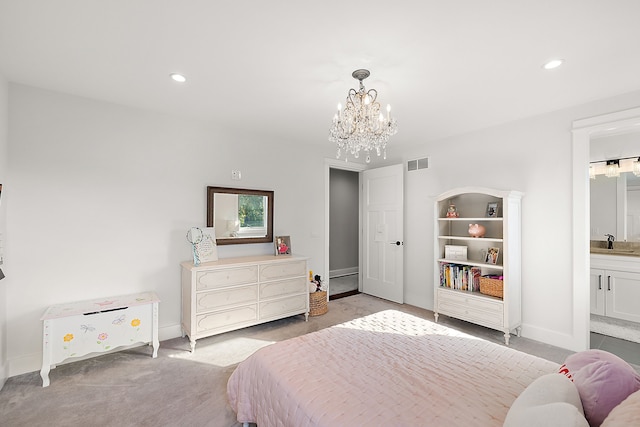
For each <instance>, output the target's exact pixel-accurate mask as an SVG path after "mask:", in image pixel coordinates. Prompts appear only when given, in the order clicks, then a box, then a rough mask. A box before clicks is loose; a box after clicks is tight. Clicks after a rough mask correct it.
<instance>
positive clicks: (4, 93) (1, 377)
mask: <svg viewBox="0 0 640 427" xmlns="http://www.w3.org/2000/svg"><path fill="white" fill-rule="evenodd" d="M8 107H9V95H8V84H7V81H6V80H5V78H4V77H3V76H2V75H1V74H0V184H4V185H6V184H7V177H8V173H7V165H8V158H9V142H8V134H9V131H8ZM7 190H8V188H5V191H4V193H5V194H4V195H3V196H0V234H1V235H2V238H3V240H4V243H3V245H5V251H6V244H7V243H6V238H7V227H6V224H7V222H6V221H7V208H6V206H7V202H6V200H7V194H6V192H7ZM5 256H6V253H5ZM0 268H1V269H2V270H3V271H4V272H5V274H6V272H7V269H6V265H0ZM10 280H11V279H10V277H5V278H4V279H2V280H0V389H2V386H3V385H4V383H5V381H6V379H7V377H8V376H9V364H8V363H7V308H8V305H7V286H8V284H9V283H10Z"/></svg>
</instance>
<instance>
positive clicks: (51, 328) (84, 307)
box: [40, 292, 160, 387]
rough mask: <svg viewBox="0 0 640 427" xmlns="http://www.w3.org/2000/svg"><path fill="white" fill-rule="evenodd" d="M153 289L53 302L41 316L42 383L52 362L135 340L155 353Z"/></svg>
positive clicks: (156, 330) (107, 349)
mask: <svg viewBox="0 0 640 427" xmlns="http://www.w3.org/2000/svg"><path fill="white" fill-rule="evenodd" d="M159 302H160V300H159V299H158V296H157V295H156V294H155V293H154V292H143V293H140V294H134V295H123V296H117V297H113V298H101V299H95V300H90V301H80V302H75V303H71V304H61V305H53V306H51V307H49V308H48V309H47V311H46V312H45V313H44V315H43V316H42V318H41V320H42V321H43V322H44V324H43V332H42V369H41V370H40V376H41V377H42V386H43V387H47V386H48V385H49V371H50V370H51V369H52V368H55V367H56V364H58V363H60V362H62V361H64V360H66V359H69V358H72V357H81V356H85V355H87V354H90V353H102V352H105V351H110V350H113V349H115V348H117V347H123V346H131V345H133V344H137V343H148V344H149V345H153V355H152V357H154V358H155V357H157V356H158V347H159V346H160V343H159V341H158V303H159Z"/></svg>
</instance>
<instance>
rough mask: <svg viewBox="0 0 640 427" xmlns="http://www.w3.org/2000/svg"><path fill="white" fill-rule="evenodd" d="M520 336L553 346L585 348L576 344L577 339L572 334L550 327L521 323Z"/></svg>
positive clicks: (569, 348)
mask: <svg viewBox="0 0 640 427" xmlns="http://www.w3.org/2000/svg"><path fill="white" fill-rule="evenodd" d="M522 336H523V337H525V338H529V339H532V340H536V341H539V342H542V343H545V344H549V345H553V346H555V347H560V348H565V349H567V350H572V351H582V350H586V349H585V348H581V347H580V346H579V345H578V344H576V341H577V340H576V339H575V337H574V336H573V335H570V334H563V333H560V332H558V331H552V330H550V329H546V328H540V327H538V326H533V325H530V324H523V325H522Z"/></svg>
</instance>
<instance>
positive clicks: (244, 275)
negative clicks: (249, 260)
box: [196, 265, 258, 291]
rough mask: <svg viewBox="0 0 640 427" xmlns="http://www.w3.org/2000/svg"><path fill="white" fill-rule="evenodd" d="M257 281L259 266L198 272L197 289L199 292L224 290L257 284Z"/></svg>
mask: <svg viewBox="0 0 640 427" xmlns="http://www.w3.org/2000/svg"><path fill="white" fill-rule="evenodd" d="M257 281H258V266H257V265H247V266H245V267H235V268H221V269H216V270H210V271H198V272H197V273H196V289H197V290H199V291H202V290H207V289H216V288H223V287H226V286H232V285H242V284H245V283H247V284H249V283H256V282H257Z"/></svg>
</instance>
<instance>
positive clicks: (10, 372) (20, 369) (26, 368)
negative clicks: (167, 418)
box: [0, 324, 182, 380]
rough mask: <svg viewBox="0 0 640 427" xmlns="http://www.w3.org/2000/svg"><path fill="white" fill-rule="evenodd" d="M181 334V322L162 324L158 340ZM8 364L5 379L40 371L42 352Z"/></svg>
mask: <svg viewBox="0 0 640 427" xmlns="http://www.w3.org/2000/svg"><path fill="white" fill-rule="evenodd" d="M179 336H182V328H181V326H180V324H177V325H170V326H162V327H159V328H158V340H160V341H161V342H162V341H165V340H169V339H172V338H177V337H179ZM142 345H146V344H142V343H137V344H133V345H131V346H126V347H118V348H116V349H114V350H112V351H106V352H104V353H91V354H87V355H86V356H82V357H77V358H73V359H70V360H67V361H64V362H62V363H60V365H64V364H66V363H73V362H78V361H80V360H85V359H90V358H92V357H96V356H102V355H105V354H108V353H113V352H116V351H121V350H126V349H128V348H135V347H140V346H142ZM161 350H162V344H160V351H161ZM7 365H8V369H7V368H6V367H5V368H4V370H2V371H0V372H5V373H7V375H5V379H6V378H8V377H15V376H16V375H22V374H27V373H29V372H35V371H40V369H41V368H42V352H38V353H32V354H28V355H24V356H19V357H14V358H13V359H10V360H9V361H8V363H7ZM0 369H2V367H0ZM0 380H1V379H0Z"/></svg>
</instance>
